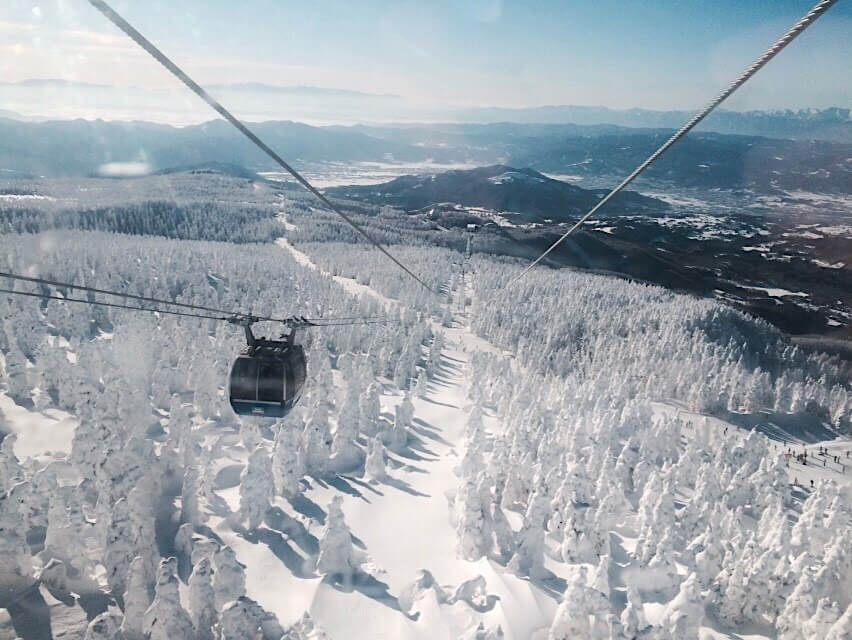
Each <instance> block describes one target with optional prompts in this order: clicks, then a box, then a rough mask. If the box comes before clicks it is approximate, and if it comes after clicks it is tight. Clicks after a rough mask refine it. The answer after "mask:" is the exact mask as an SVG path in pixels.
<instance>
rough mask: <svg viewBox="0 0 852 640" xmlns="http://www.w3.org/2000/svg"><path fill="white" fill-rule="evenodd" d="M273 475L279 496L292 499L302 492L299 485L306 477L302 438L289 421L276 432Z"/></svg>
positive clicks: (279, 426)
mask: <svg viewBox="0 0 852 640" xmlns="http://www.w3.org/2000/svg"><path fill="white" fill-rule="evenodd" d="M291 415H292V414H291ZM272 475H273V478H274V480H275V491H276V493H278V494H279V495H282V496H284V497H287V498H292V497H293V496H295V495H297V494H298V493H299V492H300V491H301V487H300V484H299V483H300V481H301V479H302V476H303V475H305V464H304V456H303V453H302V436H301V433H300V431H299V430H297V429H295V428H293V427H291V426H290V424H289V421H285V422H284V423H282V424H280V425H278V428H277V430H276V432H275V446H274V449H273V450H272Z"/></svg>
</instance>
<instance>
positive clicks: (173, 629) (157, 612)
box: [142, 558, 195, 640]
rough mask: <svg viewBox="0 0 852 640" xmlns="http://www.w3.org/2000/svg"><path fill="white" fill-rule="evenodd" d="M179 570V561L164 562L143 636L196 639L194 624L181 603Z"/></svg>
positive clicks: (161, 563)
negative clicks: (176, 572) (176, 573)
mask: <svg viewBox="0 0 852 640" xmlns="http://www.w3.org/2000/svg"><path fill="white" fill-rule="evenodd" d="M176 570H177V561H176V560H175V559H174V558H164V559H163V560H161V561H160V567H159V569H158V572H157V582H156V585H155V588H154V600H153V601H152V602H151V606H150V607H148V609H147V611H145V615H144V618H143V620H142V630H143V633H144V634H145V637H146V638H150V640H172V639H174V638H192V637H194V635H195V629H194V628H193V626H192V620H191V619H190V617H189V614H188V613H187V612H186V611H185V610H184V608H183V607H182V606H181V603H180V593H179V592H178V579H177V577H176V576H175V571H176Z"/></svg>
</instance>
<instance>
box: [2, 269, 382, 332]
mask: <svg viewBox="0 0 852 640" xmlns="http://www.w3.org/2000/svg"><path fill="white" fill-rule="evenodd" d="M0 278H8V279H9V280H18V281H21V282H30V283H34V284H42V285H49V286H52V287H58V288H62V289H73V290H77V291H88V292H89V293H98V294H101V295H108V296H115V297H119V298H129V299H132V300H139V301H141V302H151V303H153V304H159V305H170V306H175V307H180V308H183V309H194V310H197V311H208V312H211V313H220V314H224V315H226V316H229V317H234V316H249V315H250V316H251V317H252V319H253V320H255V321H258V322H281V323H287V322H290V321H291V320H292V318H274V317H269V316H257V315H254V314H246V313H242V312H235V311H229V310H227V309H219V308H217V307H208V306H204V305H198V304H189V303H186V302H175V301H173V300H164V299H162V298H153V297H150V296H141V295H137V294H134V293H126V292H121V291H112V290H110V289H99V288H97V287H89V286H85V285H79V284H73V283H71V282H60V281H58V280H50V279H47V278H36V277H33V276H25V275H21V274H19V273H8V272H5V271H0ZM3 291H4V292H8V291H10V290H6V289H4V290H3ZM11 291H14V290H11ZM61 299H68V298H61ZM124 308H129V309H135V308H140V307H124ZM199 317H201V316H199ZM384 318H385V316H331V317H318V318H306V317H304V316H299V319H300V320H305V321H307V322H314V321H347V320H382V319H384Z"/></svg>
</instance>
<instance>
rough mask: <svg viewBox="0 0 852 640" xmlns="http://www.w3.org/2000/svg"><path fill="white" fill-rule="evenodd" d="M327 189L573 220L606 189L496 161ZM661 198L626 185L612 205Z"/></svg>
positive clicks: (409, 205)
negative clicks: (373, 182) (472, 167)
mask: <svg viewBox="0 0 852 640" xmlns="http://www.w3.org/2000/svg"><path fill="white" fill-rule="evenodd" d="M326 192H327V193H329V194H331V195H335V196H338V197H341V198H349V199H353V200H363V201H367V202H370V203H372V204H377V205H392V206H395V207H399V208H401V209H404V210H406V211H413V210H422V209H427V208H429V207H433V206H440V205H443V204H444V203H455V204H459V205H463V206H467V207H482V208H485V209H490V210H493V211H496V212H512V213H519V214H521V216H522V219H523V221H524V222H545V221H546V220H548V221H553V222H557V223H558V222H567V221H570V220H573V219H576V218H577V217H579V216H580V215H582V214H583V213H585V212H586V211H588V210H589V209H590V208H591V207H593V206H594V205H595V204H596V203H597V202H598V201H599V200H600V199H601V198H602V197H603V196H604V195H605V194H606V193H607V191H606V190H604V189H583V188H581V187H577V186H575V185H572V184H568V183H567V182H562V181H560V180H554V179H552V178H548V177H547V176H545V175H544V174H541V173H539V172H538V171H535V170H533V169H529V168H521V169H518V168H514V167H510V166H507V165H500V164H498V165H492V166H489V167H478V168H476V169H456V170H452V171H445V172H443V173H431V174H423V175H409V176H400V177H399V178H396V179H394V180H391V181H390V182H385V183H382V184H377V185H368V186H352V187H336V188H333V189H327V190H326ZM667 207H668V205H667V204H666V203H665V202H662V201H661V200H657V199H656V198H649V197H647V196H643V195H641V194H639V193H636V192H635V191H625V192H623V193H622V194H621V197H620V198H619V199H617V200H615V201H613V204H612V205H611V209H610V210H611V212H612V213H619V212H630V213H639V212H643V211H648V210H654V211H658V210H662V209H666V208H667Z"/></svg>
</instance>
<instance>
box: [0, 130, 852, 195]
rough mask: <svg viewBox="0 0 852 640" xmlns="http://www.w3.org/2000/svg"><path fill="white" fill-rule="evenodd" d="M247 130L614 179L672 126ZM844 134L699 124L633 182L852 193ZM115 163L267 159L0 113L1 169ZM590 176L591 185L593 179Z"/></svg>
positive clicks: (356, 150)
mask: <svg viewBox="0 0 852 640" xmlns="http://www.w3.org/2000/svg"><path fill="white" fill-rule="evenodd" d="M251 128H252V129H253V130H254V131H255V132H256V133H257V134H258V135H259V136H260V137H261V138H263V139H264V140H265V141H266V142H267V143H268V144H269V145H270V146H271V147H272V148H273V149H276V150H277V151H279V152H280V153H281V154H282V155H283V156H284V157H285V158H287V159H288V160H290V161H292V162H296V163H298V164H301V165H303V166H304V164H306V163H357V162H383V163H399V162H404V163H423V162H431V163H434V164H466V165H493V164H504V165H509V166H515V167H517V166H521V167H530V168H532V169H535V170H536V171H540V172H544V173H548V174H556V175H564V176H567V177H569V179H571V180H575V181H582V182H583V186H584V187H588V186H600V185H601V182H602V181H604V182H605V183H606V184H610V183H611V182H612V181H613V179H615V178H621V177H623V176H625V175H627V174H628V173H629V172H630V171H632V170H633V168H634V167H636V166H637V165H638V164H639V163H640V162H641V161H642V160H644V159H645V158H646V157H647V156H648V155H650V153H651V152H653V151H654V150H655V149H656V148H657V147H658V146H659V145H660V144H662V142H663V141H664V140H665V139H666V138H667V137H668V136H669V135H671V131H670V130H667V129H629V128H625V127H615V126H612V125H589V126H582V125H533V124H511V123H497V124H489V125H475V124H469V125H465V124H451V125H417V126H354V127H340V126H334V127H314V126H309V125H306V124H300V123H297V122H290V121H267V122H258V123H252V124H251ZM849 158H852V144H843V143H832V142H825V141H797V140H784V139H775V138H764V137H756V136H741V135H723V134H718V133H707V132H697V133H692V134H690V135H688V136H686V137H685V138H684V139H683V140H682V141H681V142H680V143H679V144H678V145H677V146H676V147H674V148H673V149H672V150H671V151H670V152H668V153H666V154H665V155H664V156H662V157H661V158H660V159H659V161H658V162H657V163H655V164H654V165H653V166H652V167H651V168H650V169H649V170H648V171H647V172H646V173H645V174H644V176H643V181H644V182H642V183H640V184H644V185H646V186H647V185H648V184H649V183H665V184H669V185H676V186H685V187H696V188H704V189H725V190H735V189H750V190H753V191H758V192H765V193H776V192H779V191H785V190H786V191H790V190H804V191H811V192H818V193H835V194H849V193H852V163H850V162H849ZM111 162H145V163H146V164H148V165H150V166H151V167H152V169H153V170H161V169H167V168H170V167H182V166H193V165H197V164H201V163H204V162H222V163H228V164H237V165H241V166H244V167H246V168H248V169H250V170H252V171H267V170H275V169H276V168H277V167H276V166H275V164H274V163H273V162H272V161H271V160H270V159H269V158H267V157H266V156H265V155H264V154H263V153H262V152H260V151H259V150H257V149H256V148H255V147H254V146H253V145H252V144H251V143H250V142H248V141H247V140H245V139H244V138H243V137H242V136H241V135H240V134H239V133H238V132H236V131H234V130H233V129H232V128H231V127H230V126H229V125H228V124H226V123H225V122H224V121H219V120H214V121H210V122H206V123H204V124H200V125H192V126H187V127H172V126H169V125H162V124H154V123H149V122H121V121H115V122H106V121H103V120H55V121H46V122H22V121H19V120H12V119H8V118H2V117H0V169H2V170H3V171H4V173H8V174H11V175H33V174H34V175H45V176H63V175H64V176H74V175H90V174H93V173H96V172H97V171H98V167H99V166H101V165H102V164H104V163H111ZM595 181H597V183H598V184H593V183H594V182H595Z"/></svg>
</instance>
